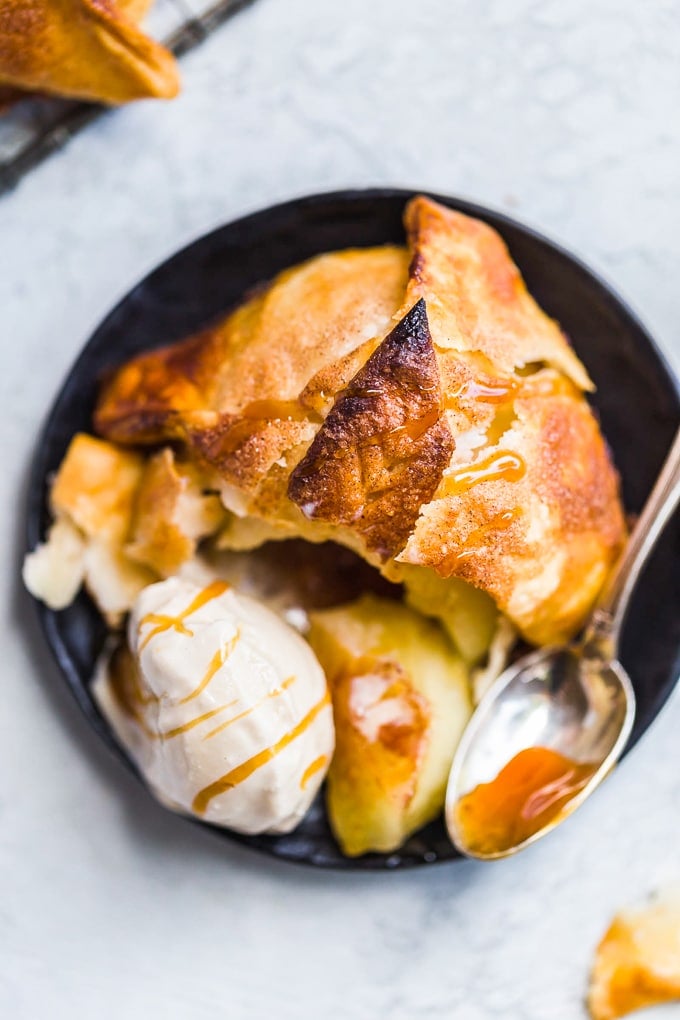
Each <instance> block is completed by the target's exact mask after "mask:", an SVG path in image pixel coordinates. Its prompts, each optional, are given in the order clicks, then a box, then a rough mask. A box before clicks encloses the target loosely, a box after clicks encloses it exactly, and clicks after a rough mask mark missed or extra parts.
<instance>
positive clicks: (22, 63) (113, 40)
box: [0, 0, 179, 105]
mask: <svg viewBox="0 0 680 1020" xmlns="http://www.w3.org/2000/svg"><path fill="white" fill-rule="evenodd" d="M149 3H150V0H5V2H4V3H3V4H2V5H0V104H2V105H9V104H10V103H11V102H13V101H16V99H17V98H19V97H20V96H21V95H22V94H23V93H26V92H29V93H48V94H54V95H59V96H65V97H69V98H75V99H86V100H93V101H97V102H102V103H110V104H118V103H126V102H129V101H130V100H133V99H144V98H150V97H155V98H163V99H169V98H172V97H173V96H175V95H176V94H177V92H178V89H179V78H178V74H177V65H176V63H175V60H174V57H173V56H172V54H171V53H170V52H169V51H168V50H166V49H165V48H164V47H163V46H161V45H160V44H159V43H157V42H155V41H154V40H153V39H150V38H149V37H148V36H147V35H145V34H144V32H142V30H141V29H140V28H139V27H138V25H137V21H138V20H139V19H140V18H141V17H142V16H143V14H144V13H145V12H146V9H147V8H148V6H149Z"/></svg>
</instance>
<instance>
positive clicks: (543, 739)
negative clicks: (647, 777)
mask: <svg viewBox="0 0 680 1020" xmlns="http://www.w3.org/2000/svg"><path fill="white" fill-rule="evenodd" d="M634 717H635V696H634V694H633V688H632V685H631V682H630V680H629V678H628V675H627V673H626V672H625V670H624V669H623V667H622V666H621V665H620V663H618V662H616V661H615V662H611V663H603V662H602V661H601V660H600V659H599V658H597V657H595V658H590V657H588V656H586V655H583V654H581V652H580V649H578V648H564V649H541V650H540V651H538V652H534V653H532V654H530V655H527V656H525V657H524V658H523V659H521V660H520V661H519V662H517V663H515V664H513V665H512V666H510V667H509V668H508V669H506V670H505V672H504V673H502V674H501V676H500V677H499V678H498V680H496V682H495V683H494V684H493V686H492V687H491V688H490V690H489V691H488V692H487V694H486V695H485V696H484V698H483V699H482V701H481V702H480V704H479V706H478V708H477V710H476V712H475V714H474V716H473V718H472V720H471V722H470V724H469V725H468V727H467V729H466V731H465V734H464V735H463V738H462V740H461V743H460V745H459V747H458V750H457V753H456V756H455V759H454V762H453V767H452V769H451V774H450V778H449V784H448V789H447V797H446V808H445V812H446V825H447V829H448V831H449V835H450V836H451V839H452V840H453V842H454V844H455V845H456V847H457V848H458V849H459V850H460V851H461V852H462V853H464V854H465V855H466V856H468V857H476V858H479V859H483V860H491V859H494V858H499V857H507V856H509V855H510V854H514V853H517V852H518V851H519V850H522V849H524V847H526V846H528V845H529V844H530V843H534V842H535V841H536V840H537V839H539V838H540V837H541V836H543V835H544V834H545V833H547V832H549V831H550V829H554V828H555V826H557V825H559V823H560V822H561V821H562V820H563V819H564V818H565V817H566V816H567V815H568V814H571V812H572V811H574V810H575V809H576V807H578V805H579V804H580V803H582V801H584V800H585V798H586V797H587V796H589V794H590V793H591V792H592V791H593V790H594V789H595V787H596V786H598V785H599V783H600V782H601V781H602V780H603V779H604V778H605V777H606V776H607V775H608V774H609V772H610V771H611V769H612V767H613V765H614V763H615V762H616V761H617V759H618V758H619V756H620V754H621V752H622V751H623V748H624V747H625V745H626V742H627V740H628V737H629V736H630V732H631V729H632V726H633V720H634ZM528 748H533V749H538V748H540V749H542V750H547V751H552V752H556V753H557V754H558V755H560V756H562V757H563V758H564V759H566V760H567V761H568V762H570V763H575V764H576V765H577V766H583V767H584V769H583V772H584V774H585V775H587V776H588V778H587V779H586V781H585V783H584V784H583V785H578V789H577V790H576V792H574V793H573V795H572V796H571V797H569V798H568V799H567V800H566V801H565V802H564V803H563V804H558V803H557V800H559V797H556V800H555V801H554V802H553V804H552V805H550V806H554V807H555V808H556V809H557V810H555V811H554V812H550V811H544V812H543V813H540V814H538V815H535V816H534V820H535V822H536V823H537V827H536V828H535V829H534V831H532V828H533V825H532V818H530V817H524V818H523V819H520V825H519V826H517V825H516V823H515V821H514V820H511V823H510V825H509V826H508V828H507V830H506V837H505V839H504V838H503V835H502V834H500V833H499V831H498V830H497V829H496V828H495V825H494V838H493V840H492V839H491V838H490V836H489V834H488V833H487V837H486V838H485V839H481V840H480V838H479V835H480V834H479V833H477V834H474V833H473V832H471V831H470V828H469V825H466V824H465V823H464V819H463V818H462V817H461V813H460V811H459V810H458V807H459V804H460V802H461V800H462V799H463V798H464V797H465V796H466V795H470V794H471V793H472V791H473V790H477V789H479V788H480V786H481V785H482V784H491V783H493V782H494V780H496V777H498V776H499V775H500V774H501V773H502V771H503V769H504V768H506V766H508V763H509V762H512V761H517V760H518V756H519V755H520V754H521V753H522V752H525V751H526V750H527V749H528ZM584 778H585V776H584ZM537 779H538V785H536V786H534V787H533V788H531V789H529V788H527V790H526V793H527V795H526V797H525V799H524V815H525V816H526V815H527V812H528V811H529V812H530V809H531V805H532V803H533V804H534V805H535V804H536V797H537V794H538V793H539V792H540V790H541V789H542V790H544V791H546V796H547V798H548V800H550V799H551V795H557V794H558V793H559V790H556V789H555V786H554V782H555V780H554V777H553V779H552V782H551V780H548V781H547V783H545V784H544V785H543V786H542V787H541V786H540V777H537ZM486 789H487V790H488V789H489V787H488V786H487V787H486ZM532 798H533V799H532ZM501 808H502V805H501ZM508 840H509V845H503V843H504V842H505V843H506V844H507V843H508Z"/></svg>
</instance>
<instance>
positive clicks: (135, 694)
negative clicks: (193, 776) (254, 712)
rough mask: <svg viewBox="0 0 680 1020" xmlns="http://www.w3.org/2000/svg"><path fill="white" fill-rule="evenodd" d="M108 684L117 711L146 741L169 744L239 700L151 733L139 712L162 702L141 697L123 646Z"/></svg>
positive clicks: (131, 661)
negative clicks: (166, 742)
mask: <svg viewBox="0 0 680 1020" xmlns="http://www.w3.org/2000/svg"><path fill="white" fill-rule="evenodd" d="M109 682H110V685H111V691H112V693H113V696H114V697H115V699H116V702H117V703H118V705H119V707H120V708H121V709H122V711H123V712H125V714H126V715H128V716H130V718H131V719H132V720H133V721H134V722H135V723H136V724H137V725H138V726H139V728H140V729H141V730H142V732H143V733H144V734H145V735H146V736H147V737H148V738H149V740H172V738H173V737H178V736H179V735H180V734H182V733H186V732H187V731H188V730H192V729H193V728H194V726H198V725H199V724H200V723H202V722H206V721H207V720H208V719H212V718H213V716H216V715H219V713H220V712H225V711H226V710H227V709H228V708H233V706H234V705H236V704H237V703H238V699H237V700H236V701H229V702H227V704H226V705H220V706H219V707H218V708H212V709H210V711H208V712H204V713H203V715H199V716H196V717H195V718H194V719H190V720H189V721H188V722H186V723H183V724H182V725H181V726H175V727H174V728H173V729H171V730H163V731H157V730H152V729H151V728H150V727H149V726H148V725H147V723H146V720H145V718H144V715H143V711H142V710H143V709H144V707H145V706H146V705H152V704H156V705H158V704H160V702H161V698H159V697H157V695H155V694H153V693H150V694H149V695H145V694H144V692H143V691H142V689H141V687H140V684H139V676H138V673H137V666H136V664H135V661H134V659H133V658H132V655H131V654H130V652H129V651H128V649H127V648H126V647H125V646H124V645H121V646H120V648H119V649H117V650H116V651H115V652H114V654H113V656H112V657H111V662H110V664H109ZM185 700H186V699H185ZM179 704H180V705H181V704H183V702H181V701H180V702H179Z"/></svg>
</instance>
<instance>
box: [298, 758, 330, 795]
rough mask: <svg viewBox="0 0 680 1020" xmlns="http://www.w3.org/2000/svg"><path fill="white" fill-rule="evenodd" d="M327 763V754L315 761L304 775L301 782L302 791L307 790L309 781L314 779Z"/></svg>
mask: <svg viewBox="0 0 680 1020" xmlns="http://www.w3.org/2000/svg"><path fill="white" fill-rule="evenodd" d="M327 761H328V756H327V755H325V754H320V755H319V757H318V758H315V759H314V761H313V762H312V764H311V765H308V766H307V768H306V769H305V771H304V772H303V773H302V778H301V780H300V789H301V790H304V789H306V787H307V783H308V782H309V780H310V779H311V778H312V776H315V775H316V773H317V772H318V771H319V770H320V769H322V768H323V767H324V765H325V764H326V762H327Z"/></svg>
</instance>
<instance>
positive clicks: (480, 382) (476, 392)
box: [445, 379, 519, 410]
mask: <svg viewBox="0 0 680 1020" xmlns="http://www.w3.org/2000/svg"><path fill="white" fill-rule="evenodd" d="M518 389H519V385H518V383H517V382H516V380H514V379H503V380H501V379H492V380H490V381H489V380H485V379H468V380H467V382H464V383H463V385H462V386H461V387H460V389H458V390H456V392H455V393H452V394H451V396H450V397H449V399H448V400H447V402H446V405H445V407H446V409H447V410H451V409H455V408H456V404H455V403H454V401H455V400H460V399H461V398H462V399H463V400H466V399H467V400H479V401H481V402H482V403H484V404H504V403H505V402H506V401H507V400H511V399H512V397H513V396H514V395H515V394H516V393H517V390H518Z"/></svg>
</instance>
